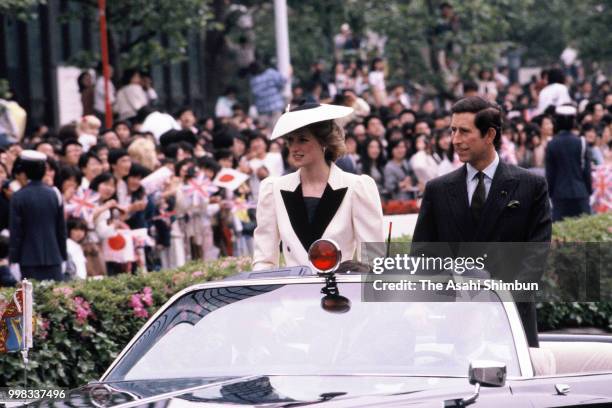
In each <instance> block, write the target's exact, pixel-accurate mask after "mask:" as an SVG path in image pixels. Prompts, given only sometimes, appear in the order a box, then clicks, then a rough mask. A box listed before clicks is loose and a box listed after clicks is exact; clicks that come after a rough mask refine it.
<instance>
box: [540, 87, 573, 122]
mask: <svg viewBox="0 0 612 408" xmlns="http://www.w3.org/2000/svg"><path fill="white" fill-rule="evenodd" d="M571 102H572V98H571V97H570V94H569V91H568V90H567V86H565V85H563V84H550V85H546V86H545V87H544V88H543V89H542V90H541V91H540V95H539V96H538V109H537V111H536V114H537V115H540V114H542V113H544V111H545V110H546V108H548V107H549V106H550V105H554V106H555V107H556V106H561V105H563V104H566V103H571Z"/></svg>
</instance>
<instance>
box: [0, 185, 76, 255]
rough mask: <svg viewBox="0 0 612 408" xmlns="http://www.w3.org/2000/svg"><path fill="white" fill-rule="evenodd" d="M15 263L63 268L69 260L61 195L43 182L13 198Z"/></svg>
mask: <svg viewBox="0 0 612 408" xmlns="http://www.w3.org/2000/svg"><path fill="white" fill-rule="evenodd" d="M10 232H11V235H10V254H9V259H10V262H11V263H18V264H19V265H21V266H52V265H60V264H61V263H62V261H65V260H66V222H65V221H64V208H63V205H62V202H61V196H60V195H59V192H56V191H55V190H54V189H52V188H51V187H49V186H46V185H44V184H43V183H42V182H40V181H33V182H30V183H29V184H28V185H27V186H25V187H24V188H22V189H21V190H19V191H18V192H16V193H15V194H13V197H12V198H11V215H10Z"/></svg>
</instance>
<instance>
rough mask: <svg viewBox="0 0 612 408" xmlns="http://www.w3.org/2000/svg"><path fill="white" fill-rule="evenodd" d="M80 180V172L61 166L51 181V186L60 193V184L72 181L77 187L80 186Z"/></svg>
mask: <svg viewBox="0 0 612 408" xmlns="http://www.w3.org/2000/svg"><path fill="white" fill-rule="evenodd" d="M81 178H82V175H81V172H80V170H79V169H77V168H76V167H72V166H62V167H60V169H59V171H58V172H56V173H55V180H53V184H55V187H57V188H58V189H59V190H60V191H62V184H64V181H66V180H69V179H74V180H75V181H76V184H77V185H79V184H81Z"/></svg>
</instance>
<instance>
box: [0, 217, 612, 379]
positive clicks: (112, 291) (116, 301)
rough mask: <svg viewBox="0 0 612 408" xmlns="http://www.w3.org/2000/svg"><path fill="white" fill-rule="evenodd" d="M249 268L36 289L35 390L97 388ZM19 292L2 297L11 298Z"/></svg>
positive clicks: (12, 367)
mask: <svg viewBox="0 0 612 408" xmlns="http://www.w3.org/2000/svg"><path fill="white" fill-rule="evenodd" d="M553 239H555V240H559V241H566V242H576V241H612V214H607V215H598V216H591V217H583V218H579V219H575V220H569V221H564V222H562V223H557V224H555V225H554V227H553ZM249 268H250V260H249V259H235V258H226V259H222V260H219V261H215V262H210V263H207V264H203V263H192V264H189V265H187V266H185V267H183V268H180V269H178V270H175V271H166V272H157V273H149V274H146V275H144V274H143V275H120V276H117V277H113V278H107V279H103V280H88V281H77V282H71V283H39V284H36V285H35V287H34V288H35V289H34V299H35V312H36V315H37V317H38V320H37V332H36V335H35V339H34V342H35V344H34V349H33V350H32V351H31V354H30V357H31V358H30V359H31V362H30V366H29V370H28V383H29V385H39V386H56V387H70V388H73V387H76V386H79V385H82V384H84V383H86V382H87V381H90V380H95V379H98V378H99V377H100V375H101V374H102V373H103V372H104V371H105V370H106V368H107V367H108V366H109V365H110V363H111V362H112V361H113V359H114V358H115V357H116V356H117V353H119V352H120V351H121V349H122V348H123V347H124V346H125V345H126V344H127V343H128V341H129V340H130V339H131V338H132V337H133V336H134V334H135V333H136V332H137V331H138V329H139V328H140V327H141V326H142V325H143V323H144V322H145V321H146V320H147V318H148V317H149V316H151V315H152V314H153V313H154V312H155V310H157V309H158V308H159V307H160V306H161V305H162V304H164V303H165V302H166V301H167V300H168V299H169V298H170V297H171V296H172V295H173V294H174V293H176V292H177V291H179V290H181V289H183V288H185V287H187V286H189V285H192V284H194V283H200V282H204V281H208V280H214V279H219V278H222V277H225V276H228V275H231V274H233V273H236V272H237V271H240V270H248V269H249ZM12 293H13V290H6V289H5V290H1V291H0V295H4V297H5V298H8V297H10V296H11V294H12ZM538 307H539V313H538V320H539V326H540V329H542V330H549V329H557V328H563V327H576V326H594V327H599V328H602V329H605V330H611V329H612V302H600V303H569V304H568V303H565V304H548V303H547V304H540V305H538ZM11 385H23V371H22V362H21V358H20V356H19V355H18V354H15V353H14V354H8V355H3V356H0V386H11Z"/></svg>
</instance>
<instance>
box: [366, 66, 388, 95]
mask: <svg viewBox="0 0 612 408" xmlns="http://www.w3.org/2000/svg"><path fill="white" fill-rule="evenodd" d="M368 82H369V83H370V86H371V87H372V89H375V90H377V91H381V92H384V91H385V89H386V88H385V73H384V72H383V71H371V72H370V73H369V74H368Z"/></svg>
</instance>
